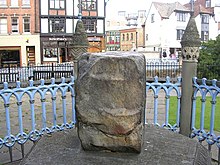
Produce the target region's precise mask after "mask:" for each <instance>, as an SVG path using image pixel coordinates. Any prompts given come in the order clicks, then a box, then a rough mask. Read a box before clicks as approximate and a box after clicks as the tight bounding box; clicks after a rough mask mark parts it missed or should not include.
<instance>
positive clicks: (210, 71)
mask: <svg viewBox="0 0 220 165" xmlns="http://www.w3.org/2000/svg"><path fill="white" fill-rule="evenodd" d="M197 73H198V74H197V76H198V77H199V78H203V77H205V78H207V79H214V78H215V79H217V80H220V35H218V36H217V38H216V40H209V41H208V42H204V43H202V45H201V49H200V56H199V59H198V68H197Z"/></svg>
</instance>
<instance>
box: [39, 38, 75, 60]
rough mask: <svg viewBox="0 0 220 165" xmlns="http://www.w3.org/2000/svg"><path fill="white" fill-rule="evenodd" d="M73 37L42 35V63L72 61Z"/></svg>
mask: <svg viewBox="0 0 220 165" xmlns="http://www.w3.org/2000/svg"><path fill="white" fill-rule="evenodd" d="M71 41H72V38H71V37H41V54H42V63H63V62H68V61H70V55H69V53H70V51H69V48H70V43H71Z"/></svg>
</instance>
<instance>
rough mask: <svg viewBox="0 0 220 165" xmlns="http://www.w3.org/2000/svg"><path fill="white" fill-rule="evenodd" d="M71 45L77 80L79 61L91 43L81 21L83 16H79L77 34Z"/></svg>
mask: <svg viewBox="0 0 220 165" xmlns="http://www.w3.org/2000/svg"><path fill="white" fill-rule="evenodd" d="M72 40H73V41H72V44H71V58H72V59H73V62H74V76H75V79H77V75H78V59H79V57H80V56H81V55H82V54H83V53H86V52H87V50H88V47H89V42H88V39H87V35H86V32H85V29H84V25H83V22H82V20H81V14H79V20H78V21H77V24H76V29H75V33H74V34H73V38H72Z"/></svg>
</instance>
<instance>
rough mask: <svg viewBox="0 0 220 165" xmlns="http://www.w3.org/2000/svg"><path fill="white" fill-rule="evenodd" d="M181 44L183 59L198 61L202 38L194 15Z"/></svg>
mask: <svg viewBox="0 0 220 165" xmlns="http://www.w3.org/2000/svg"><path fill="white" fill-rule="evenodd" d="M181 45H182V58H183V60H189V61H196V62H197V60H198V58H199V47H200V45H201V40H200V38H199V32H198V29H197V27H196V22H195V18H194V17H191V18H190V20H189V22H188V24H187V27H186V30H185V32H184V34H183V37H182V40H181Z"/></svg>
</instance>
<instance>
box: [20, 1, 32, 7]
mask: <svg viewBox="0 0 220 165" xmlns="http://www.w3.org/2000/svg"><path fill="white" fill-rule="evenodd" d="M30 5H31V3H30V0H22V6H30Z"/></svg>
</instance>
